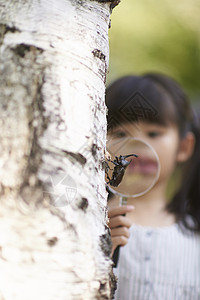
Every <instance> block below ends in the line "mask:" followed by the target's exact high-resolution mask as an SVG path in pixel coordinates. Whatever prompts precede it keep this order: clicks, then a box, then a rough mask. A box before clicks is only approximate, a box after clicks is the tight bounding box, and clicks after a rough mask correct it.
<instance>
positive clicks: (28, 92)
mask: <svg viewBox="0 0 200 300" xmlns="http://www.w3.org/2000/svg"><path fill="white" fill-rule="evenodd" d="M111 2H112V3H111ZM111 2H108V3H107V1H106V0H105V1H104V0H101V1H100V0H99V1H92V0H90V1H89V0H85V1H82V0H0V53H1V54H0V55H1V56H0V85H1V93H0V128H1V130H0V167H1V173H0V196H1V202H0V231H1V234H0V278H1V279H0V300H36V299H37V300H40V299H41V300H50V299H51V300H55V299H56V300H61V299H62V300H70V299H73V300H74V299H77V300H80V299H83V300H87V299H91V300H94V299H111V294H112V292H113V285H114V284H115V279H114V278H113V275H112V263H111V259H110V257H109V256H110V237H109V232H108V229H107V226H106V222H107V214H106V199H107V193H106V191H105V184H104V169H103V164H102V162H103V159H104V151H105V144H106V106H105V102H104V93H105V80H106V71H107V67H108V60H109V47H108V27H109V19H110V9H111V7H110V6H114V5H115V4H117V2H118V1H111Z"/></svg>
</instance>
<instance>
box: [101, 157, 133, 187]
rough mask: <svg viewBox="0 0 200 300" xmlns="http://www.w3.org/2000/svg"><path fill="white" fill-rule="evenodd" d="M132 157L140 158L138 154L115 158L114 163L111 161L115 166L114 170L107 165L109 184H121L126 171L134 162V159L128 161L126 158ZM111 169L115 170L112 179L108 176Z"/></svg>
mask: <svg viewBox="0 0 200 300" xmlns="http://www.w3.org/2000/svg"><path fill="white" fill-rule="evenodd" d="M130 156H135V157H138V155H137V154H129V155H120V156H115V159H114V161H113V160H111V162H112V163H113V164H114V165H115V166H114V170H113V169H111V168H110V167H109V166H108V164H107V167H106V175H107V179H108V180H109V181H108V182H107V184H110V185H111V186H118V185H119V184H120V183H121V181H122V179H123V176H124V173H125V170H126V168H127V167H128V165H129V164H130V163H131V161H132V159H131V160H130V161H128V160H126V158H127V157H130ZM109 169H110V170H113V173H112V178H110V177H109V175H108V170H109Z"/></svg>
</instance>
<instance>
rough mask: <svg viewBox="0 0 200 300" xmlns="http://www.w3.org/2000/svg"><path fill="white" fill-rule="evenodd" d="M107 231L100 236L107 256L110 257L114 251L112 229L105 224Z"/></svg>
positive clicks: (102, 248)
mask: <svg viewBox="0 0 200 300" xmlns="http://www.w3.org/2000/svg"><path fill="white" fill-rule="evenodd" d="M105 230H106V233H104V234H102V235H101V236H100V247H101V250H102V251H103V253H104V255H105V256H108V257H110V255H111V251H112V242H111V235H110V229H109V227H108V226H105Z"/></svg>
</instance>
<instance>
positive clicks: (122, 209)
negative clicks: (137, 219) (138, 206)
mask: <svg viewBox="0 0 200 300" xmlns="http://www.w3.org/2000/svg"><path fill="white" fill-rule="evenodd" d="M133 209H134V206H133V205H122V206H119V207H115V208H112V209H109V210H108V217H109V218H112V217H114V216H118V215H123V214H126V213H127V212H130V211H132V210H133Z"/></svg>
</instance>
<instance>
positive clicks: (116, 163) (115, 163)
mask: <svg viewBox="0 0 200 300" xmlns="http://www.w3.org/2000/svg"><path fill="white" fill-rule="evenodd" d="M111 162H112V163H113V164H114V165H116V166H119V163H118V162H116V161H113V160H111Z"/></svg>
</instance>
